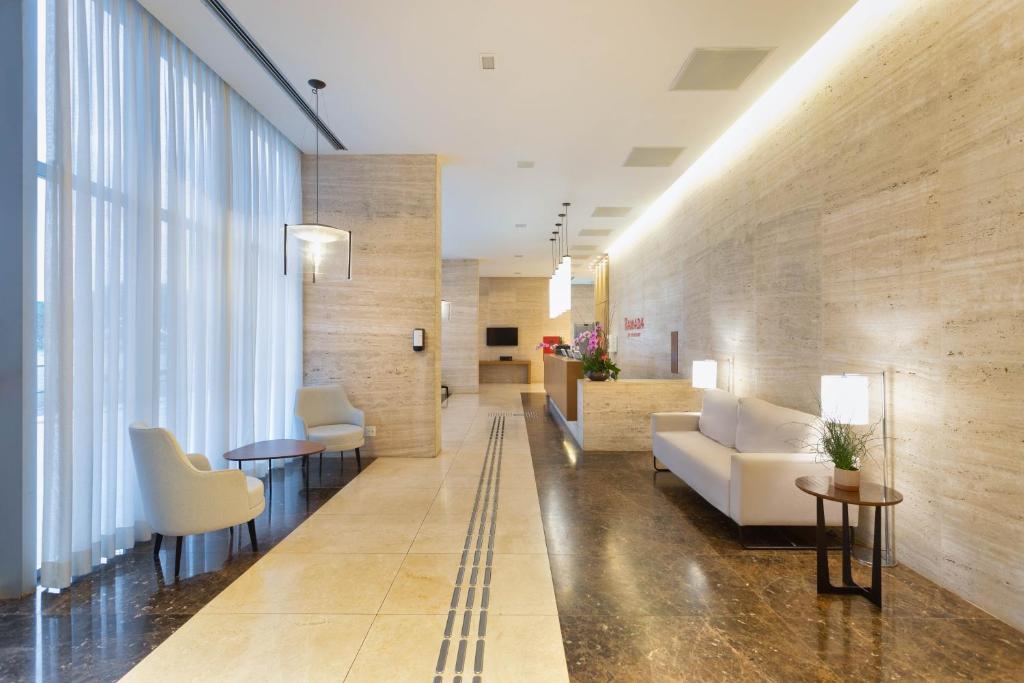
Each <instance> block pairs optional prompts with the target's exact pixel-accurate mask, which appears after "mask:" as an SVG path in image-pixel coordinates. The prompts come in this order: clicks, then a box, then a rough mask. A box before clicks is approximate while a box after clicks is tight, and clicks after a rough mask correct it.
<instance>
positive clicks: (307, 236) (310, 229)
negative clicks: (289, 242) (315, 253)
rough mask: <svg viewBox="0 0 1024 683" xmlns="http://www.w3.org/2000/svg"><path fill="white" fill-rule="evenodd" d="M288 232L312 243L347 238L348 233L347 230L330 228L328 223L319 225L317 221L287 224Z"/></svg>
mask: <svg viewBox="0 0 1024 683" xmlns="http://www.w3.org/2000/svg"><path fill="white" fill-rule="evenodd" d="M288 232H289V233H290V234H291V235H294V236H295V237H297V238H299V239H300V240H302V241H303V242H312V243H313V244H329V243H331V242H337V241H338V240H340V239H348V237H349V234H350V233H349V231H348V230H342V229H341V228H332V227H331V226H329V225H320V224H319V223H299V224H296V225H289V226H288Z"/></svg>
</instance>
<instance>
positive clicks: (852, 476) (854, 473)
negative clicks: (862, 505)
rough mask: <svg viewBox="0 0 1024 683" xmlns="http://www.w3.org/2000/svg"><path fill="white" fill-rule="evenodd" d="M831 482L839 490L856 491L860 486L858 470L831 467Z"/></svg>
mask: <svg viewBox="0 0 1024 683" xmlns="http://www.w3.org/2000/svg"><path fill="white" fill-rule="evenodd" d="M832 483H833V485H834V486H835V487H836V488H837V489H839V490H841V491H856V490H858V489H859V488H860V470H841V469H839V468H838V467H836V468H834V469H833V472H832Z"/></svg>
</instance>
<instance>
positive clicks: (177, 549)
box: [174, 536, 184, 578]
mask: <svg viewBox="0 0 1024 683" xmlns="http://www.w3.org/2000/svg"><path fill="white" fill-rule="evenodd" d="M183 540H184V537H182V536H178V540H177V542H176V543H175V544H174V578H178V574H180V573H181V542H182V541H183Z"/></svg>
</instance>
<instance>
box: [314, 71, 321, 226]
mask: <svg viewBox="0 0 1024 683" xmlns="http://www.w3.org/2000/svg"><path fill="white" fill-rule="evenodd" d="M313 97H315V98H316V104H315V105H314V106H315V107H316V120H317V121H319V120H320V88H313ZM313 137H314V138H316V223H317V225H319V224H320V131H319V130H317V129H316V126H313Z"/></svg>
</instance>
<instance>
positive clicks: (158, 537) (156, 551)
mask: <svg viewBox="0 0 1024 683" xmlns="http://www.w3.org/2000/svg"><path fill="white" fill-rule="evenodd" d="M163 540H164V536H163V534H153V559H154V560H156V559H159V558H160V544H161V543H163Z"/></svg>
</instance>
